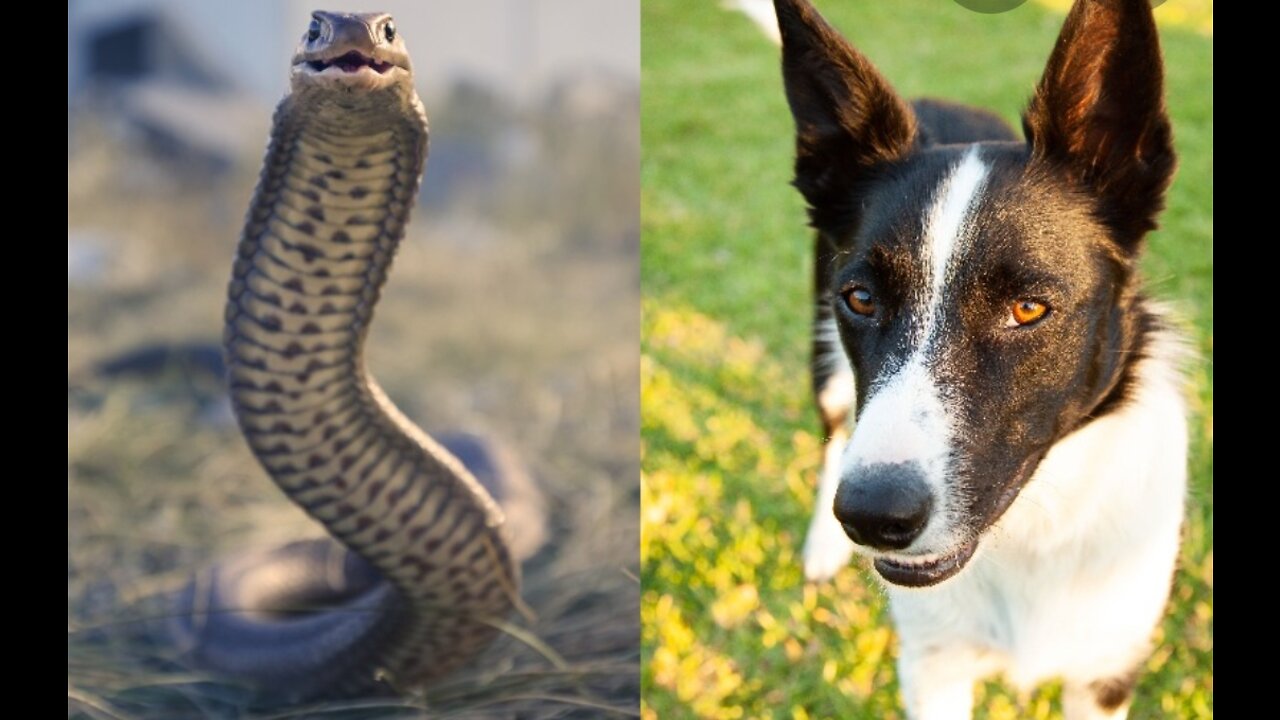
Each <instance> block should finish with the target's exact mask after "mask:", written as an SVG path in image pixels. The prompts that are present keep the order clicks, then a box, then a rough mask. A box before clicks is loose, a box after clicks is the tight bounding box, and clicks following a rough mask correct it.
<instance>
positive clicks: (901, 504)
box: [835, 463, 933, 550]
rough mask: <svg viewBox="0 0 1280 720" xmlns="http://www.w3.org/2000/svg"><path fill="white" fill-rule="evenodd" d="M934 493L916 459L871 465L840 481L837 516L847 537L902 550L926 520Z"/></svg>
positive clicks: (836, 505) (836, 508)
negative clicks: (931, 492)
mask: <svg viewBox="0 0 1280 720" xmlns="http://www.w3.org/2000/svg"><path fill="white" fill-rule="evenodd" d="M932 507H933V496H932V495H931V494H930V493H929V486H928V485H926V484H925V481H924V474H923V472H922V471H921V469H920V466H919V465H916V464H915V463H896V464H880V465H870V466H867V467H864V468H862V469H859V470H858V471H856V473H855V474H854V475H852V476H847V477H845V478H843V479H841V481H840V489H838V490H837V491H836V503H835V512H836V519H837V520H839V521H840V524H841V525H843V526H844V531H845V533H846V534H848V535H849V539H850V540H853V541H854V542H856V543H858V544H859V545H867V546H870V547H873V548H876V549H878V550H902V549H905V548H906V547H907V546H908V545H910V544H911V542H912V541H913V540H915V539H916V538H917V537H919V536H920V533H921V532H922V531H923V530H924V526H925V525H926V524H927V523H928V522H929V510H930V509H931V508H932Z"/></svg>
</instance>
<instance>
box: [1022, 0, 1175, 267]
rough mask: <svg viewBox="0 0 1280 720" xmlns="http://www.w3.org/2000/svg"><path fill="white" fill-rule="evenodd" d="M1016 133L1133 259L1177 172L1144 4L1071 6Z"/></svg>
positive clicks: (1101, 0)
mask: <svg viewBox="0 0 1280 720" xmlns="http://www.w3.org/2000/svg"><path fill="white" fill-rule="evenodd" d="M1022 126H1023V129H1024V131H1025V132H1026V136H1027V141H1028V142H1029V143H1030V144H1031V150H1032V157H1033V161H1044V162H1048V163H1050V164H1052V165H1053V166H1055V167H1065V168H1066V169H1067V172H1068V174H1069V175H1070V176H1071V178H1072V180H1073V181H1074V182H1077V183H1080V184H1081V185H1083V186H1084V187H1086V188H1089V189H1090V190H1092V192H1093V194H1094V195H1095V196H1096V197H1097V198H1098V201H1099V208H1098V210H1099V215H1100V217H1101V219H1102V220H1103V221H1104V222H1106V223H1108V224H1109V226H1110V227H1112V228H1113V229H1114V230H1115V233H1116V239H1117V241H1118V242H1119V243H1120V245H1121V247H1122V248H1124V250H1125V251H1127V252H1130V253H1133V252H1136V251H1137V249H1138V248H1139V247H1140V245H1141V241H1142V237H1143V236H1144V235H1145V234H1146V233H1147V231H1149V230H1152V229H1154V228H1155V227H1156V215H1157V214H1158V213H1159V212H1160V210H1161V209H1163V207H1164V193H1165V190H1166V189H1167V188H1168V187H1169V182H1170V180H1172V178H1173V170H1174V167H1175V165H1176V159H1175V156H1174V151H1173V137H1172V131H1171V130H1170V127H1169V118H1168V116H1167V115H1166V114H1165V108H1164V91H1163V70H1162V65H1161V59H1160V41H1159V36H1158V34H1157V32H1156V25H1155V18H1154V17H1153V16H1152V14H1151V0H1076V3H1075V5H1074V6H1073V7H1072V8H1071V12H1070V14H1068V15H1067V19H1066V22H1065V23H1064V24H1063V26H1062V33H1061V35H1059V37H1058V44H1057V47H1055V48H1054V50H1053V54H1052V55H1051V56H1050V57H1049V64H1048V66H1047V67H1045V71H1044V77H1043V78H1041V80H1040V84H1039V86H1037V88H1036V94H1035V97H1033V98H1032V100H1031V104H1030V105H1029V106H1028V108H1027V112H1026V113H1025V114H1024V115H1023V118H1022Z"/></svg>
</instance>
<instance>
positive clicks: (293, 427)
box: [225, 13, 519, 689]
mask: <svg viewBox="0 0 1280 720" xmlns="http://www.w3.org/2000/svg"><path fill="white" fill-rule="evenodd" d="M389 22H390V18H389V17H388V16H386V15H382V14H373V15H340V14H335V13H316V15H315V16H314V19H313V23H312V27H311V29H310V31H309V36H304V38H303V41H302V45H301V46H300V48H299V51H298V54H297V55H295V57H294V67H293V88H292V91H291V92H290V94H289V95H288V96H286V97H285V98H284V100H283V101H281V103H280V105H279V107H278V108H277V110H276V112H275V117H274V126H273V129H272V132H271V140H270V145H269V147H268V150H267V155H266V160H265V162H264V164H263V169H262V175H261V177H260V180H259V184H258V187H257V190H256V191H255V193H254V196H253V200H252V203H251V205H250V208H249V212H248V216H247V219H246V223H245V228H244V232H243V234H242V236H241V239H240V243H239V247H238V249H237V252H236V259H235V265H234V269H233V275H232V279H231V283H230V287H229V291H228V298H227V306H226V326H225V345H226V353H227V359H228V365H229V376H230V377H229V379H230V386H231V397H232V403H233V405H234V407H235V412H236V417H237V418H238V420H239V423H240V427H241V429H242V431H243V432H244V436H245V438H246V439H247V440H248V442H249V445H250V447H251V448H252V449H253V452H254V454H255V455H256V456H257V458H258V460H259V461H260V462H261V463H262V466H263V467H264V468H266V470H267V472H268V474H269V475H270V476H271V478H272V480H274V481H275V482H276V484H277V485H279V486H280V488H281V489H282V490H283V491H284V492H285V493H286V494H287V495H288V496H289V498H290V499H292V500H293V501H294V502H296V503H297V504H298V505H300V506H301V507H303V508H305V509H306V511H307V512H308V513H309V514H310V515H311V516H312V517H314V518H315V519H317V520H319V521H320V522H321V523H323V524H324V526H325V527H326V528H327V529H328V531H329V532H330V534H332V535H333V536H334V537H335V538H337V539H338V540H340V541H341V542H342V543H343V544H345V545H346V546H347V547H349V548H350V549H351V550H352V551H353V552H355V553H357V554H358V555H360V556H362V557H363V558H364V559H366V560H367V561H369V562H370V563H371V564H372V565H373V566H374V567H376V568H377V569H378V570H379V571H380V572H381V573H382V574H383V576H384V577H385V578H386V579H387V580H388V581H390V583H391V584H392V585H393V586H394V587H395V588H396V590H397V591H398V593H399V594H400V595H401V596H402V597H401V598H400V599H401V600H402V601H403V602H402V603H401V605H403V612H398V613H396V615H397V617H396V618H394V619H393V620H392V622H393V624H394V627H391V628H389V629H388V628H383V629H382V630H380V631H379V632H377V633H373V634H371V636H370V639H369V640H370V642H371V643H375V644H376V645H377V646H376V647H365V648H361V654H362V655H367V656H368V660H367V662H364V661H362V662H361V663H359V665H360V666H359V667H356V668H354V669H353V671H352V672H353V673H354V674H355V675H356V676H355V677H352V678H347V679H345V680H344V682H343V683H342V684H343V685H344V686H346V688H347V689H350V688H358V687H362V686H367V685H372V684H373V682H374V679H375V676H376V675H382V676H384V677H388V678H389V679H390V680H391V682H392V683H393V684H395V685H397V686H405V685H420V684H423V683H425V682H427V681H429V680H430V679H432V678H435V677H438V676H440V675H442V674H444V673H447V672H449V671H450V670H452V669H454V668H455V667H457V666H458V665H459V664H461V663H463V662H464V661H466V660H467V659H469V658H470V657H472V656H473V655H474V654H475V653H476V652H477V651H478V650H480V649H482V648H483V647H484V646H485V645H486V644H487V643H488V642H489V641H490V640H491V639H492V638H493V637H494V635H495V634H496V632H497V631H496V629H495V627H494V622H495V621H499V620H501V619H503V618H505V617H506V616H507V614H508V613H509V611H510V609H511V608H512V606H513V605H514V604H515V603H516V602H517V600H516V598H517V597H518V585H519V577H518V568H517V566H516V564H515V563H514V562H513V560H512V557H511V555H510V552H509V550H508V546H507V543H506V541H505V539H504V537H503V535H502V532H501V529H502V528H501V526H502V522H503V518H502V513H501V511H500V509H499V508H498V506H497V505H496V504H495V503H494V502H493V500H492V498H491V497H489V495H488V494H487V493H486V492H485V490H484V489H483V488H482V487H481V486H480V485H479V483H477V482H476V480H475V479H474V478H473V477H472V476H471V475H470V473H468V472H467V471H466V469H465V468H463V467H462V465H461V464H460V463H459V462H458V461H457V460H455V459H454V458H453V457H452V456H451V455H450V454H449V453H448V452H447V451H445V450H444V449H443V448H442V447H441V446H440V445H438V444H437V443H436V442H434V441H433V440H432V439H431V438H430V437H428V436H427V435H426V434H425V433H423V432H422V431H421V430H419V429H418V428H417V427H415V426H414V425H413V424H412V423H411V422H410V421H408V420H407V419H406V418H405V417H404V416H403V415H402V414H400V413H399V412H398V411H397V410H396V408H395V407H394V406H392V404H391V403H390V402H389V401H388V400H387V398H386V396H385V395H384V394H383V392H382V391H381V390H380V389H379V388H378V386H377V385H376V384H375V383H374V381H373V379H372V378H371V377H370V376H369V374H368V372H367V371H366V369H365V363H364V343H365V338H366V336H367V334H368V330H369V324H370V322H371V321H372V319H373V310H374V307H375V306H376V305H377V302H378V298H379V295H380V293H381V289H382V286H383V283H384V282H385V280H386V277H387V272H388V270H389V269H390V267H391V263H392V260H393V258H394V256H395V252H396V248H397V246H398V245H399V243H400V240H401V238H402V237H403V234H404V228H405V224H406V222H407V221H408V218H409V212H410V209H411V207H412V205H413V202H414V198H415V197H416V195H417V192H418V185H419V182H420V180H421V176H422V170H423V166H424V163H425V161H426V151H427V118H426V113H425V111H424V110H423V107H422V103H421V102H420V101H419V99H418V97H417V94H416V93H415V91H414V89H413V82H412V72H411V70H410V67H409V64H408V55H407V53H405V52H404V49H403V44H402V42H401V41H400V39H399V38H398V36H397V37H395V38H394V41H392V39H391V38H388V37H387V36H388V35H390V34H391V32H394V31H391V32H388V31H387V30H386V29H385V24H386V23H389ZM317 28H318V32H317ZM352 51H355V52H358V53H361V54H362V55H364V56H365V57H366V58H369V59H371V60H375V61H377V62H383V61H385V62H386V63H390V64H391V69H390V70H389V71H387V72H385V73H380V72H379V71H378V70H377V69H376V66H375V67H363V68H359V69H357V70H356V71H355V72H352V71H351V70H350V69H349V67H348V68H344V67H340V63H338V62H332V63H329V62H325V61H326V60H335V59H336V58H339V57H342V56H344V54H346V53H349V52H352ZM346 57H348V58H350V57H351V56H350V55H347V56H346ZM321 67H323V69H322V70H321V69H319V68H321Z"/></svg>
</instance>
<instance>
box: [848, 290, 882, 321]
mask: <svg viewBox="0 0 1280 720" xmlns="http://www.w3.org/2000/svg"><path fill="white" fill-rule="evenodd" d="M844 304H845V305H847V306H848V307H849V309H850V310H852V311H853V312H855V313H857V314H859V315H864V316H867V317H870V316H871V315H874V314H875V312H876V301H875V298H874V297H872V296H871V291H870V290H868V289H866V288H865V287H863V286H861V285H854V286H853V287H851V288H849V289H848V290H845V292H844Z"/></svg>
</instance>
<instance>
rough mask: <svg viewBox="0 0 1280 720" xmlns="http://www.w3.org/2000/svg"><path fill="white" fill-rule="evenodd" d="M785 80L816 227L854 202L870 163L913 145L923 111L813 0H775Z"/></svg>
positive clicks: (799, 170) (803, 185) (799, 181)
mask: <svg viewBox="0 0 1280 720" xmlns="http://www.w3.org/2000/svg"><path fill="white" fill-rule="evenodd" d="M774 9H775V10H776V12H777V16H778V30H779V31H780V33H781V35H782V80H783V84H784V85H785V86H786V92H787V102H788V103H789V104H790V105H791V115H792V116H793V117H794V118H795V122H796V178H795V186H796V188H797V189H798V190H799V191H800V193H801V194H802V195H804V197H805V199H806V200H808V201H809V205H810V208H811V216H812V219H813V222H814V224H815V225H821V224H822V223H821V216H822V215H823V214H824V213H833V214H834V213H836V212H838V210H836V208H838V207H840V206H842V205H846V204H848V203H850V202H851V198H850V190H851V189H852V187H853V185H854V183H856V182H857V181H858V179H859V177H860V176H861V175H862V174H863V173H865V172H866V170H867V168H869V167H871V166H873V165H875V164H876V163H880V162H885V161H892V160H896V159H898V158H900V157H902V156H903V155H905V154H906V153H907V152H908V151H910V149H911V147H912V145H913V143H914V138H915V134H916V122H915V116H914V115H913V114H912V112H911V108H910V107H909V106H908V105H907V104H906V103H905V102H903V101H902V99H901V98H899V97H898V95H897V93H895V92H894V91H893V88H892V87H891V86H890V85H889V83H888V81H886V80H885V79H884V78H883V77H881V75H880V73H878V72H876V69H875V68H874V67H872V65H871V63H870V62H869V61H868V60H867V59H866V58H865V57H863V56H862V54H861V53H859V52H858V51H857V50H854V49H853V47H852V46H851V45H849V43H848V42H846V41H845V39H844V38H842V37H841V36H840V34H839V33H838V32H836V31H835V29H834V28H832V27H831V26H830V25H828V24H827V22H826V21H825V20H823V19H822V16H821V15H819V14H818V11H817V10H815V9H814V7H813V5H811V4H810V3H809V1H808V0H774Z"/></svg>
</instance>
